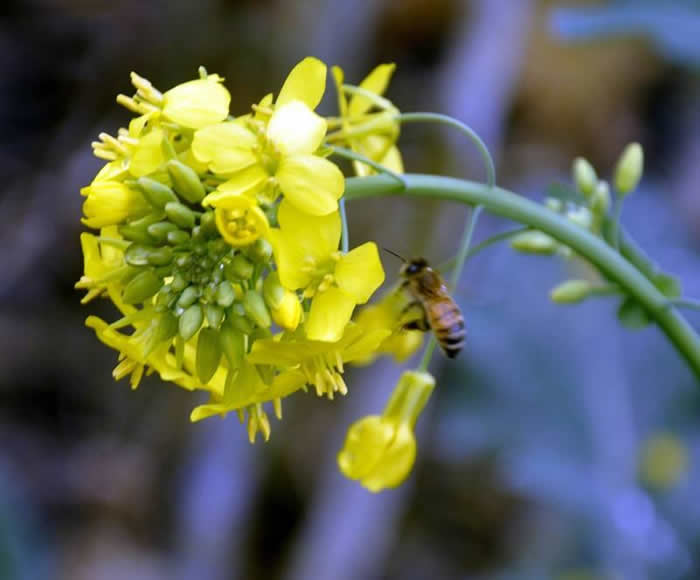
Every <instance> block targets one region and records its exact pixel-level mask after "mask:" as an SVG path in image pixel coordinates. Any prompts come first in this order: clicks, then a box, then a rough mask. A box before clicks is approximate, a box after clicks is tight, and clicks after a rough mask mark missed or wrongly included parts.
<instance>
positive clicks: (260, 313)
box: [243, 290, 272, 328]
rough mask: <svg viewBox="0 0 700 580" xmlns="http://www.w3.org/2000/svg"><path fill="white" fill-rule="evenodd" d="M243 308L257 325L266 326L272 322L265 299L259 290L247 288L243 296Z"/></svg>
mask: <svg viewBox="0 0 700 580" xmlns="http://www.w3.org/2000/svg"><path fill="white" fill-rule="evenodd" d="M243 308H244V309H245V313H246V314H247V315H248V316H249V317H250V318H251V319H252V320H253V321H254V322H255V324H257V325H258V326H260V327H262V328H268V327H269V326H270V325H271V324H272V320H271V319H270V313H269V312H268V311H267V307H266V306H265V301H264V300H263V297H262V296H261V295H260V293H259V292H256V291H255V290H248V291H247V292H246V293H245V295H244V296H243Z"/></svg>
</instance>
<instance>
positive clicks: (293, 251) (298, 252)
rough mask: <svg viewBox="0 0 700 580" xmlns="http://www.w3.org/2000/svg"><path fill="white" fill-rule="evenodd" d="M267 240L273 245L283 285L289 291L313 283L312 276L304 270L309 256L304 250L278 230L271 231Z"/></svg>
mask: <svg viewBox="0 0 700 580" xmlns="http://www.w3.org/2000/svg"><path fill="white" fill-rule="evenodd" d="M267 240H268V241H269V242H270V244H271V245H272V251H273V253H274V255H275V264H277V272H278V273H279V277H280V282H281V283H282V285H283V286H284V287H285V288H287V289H289V290H297V289H299V288H306V287H307V286H308V285H309V284H310V283H311V275H310V273H309V272H305V271H303V270H302V268H303V266H304V258H305V256H306V255H307V254H306V252H305V251H304V248H302V247H301V246H299V245H297V244H295V243H294V242H293V241H292V240H290V239H289V237H288V236H286V235H285V234H284V233H283V232H282V231H281V230H279V229H277V228H275V229H271V230H270V231H269V233H268V235H267Z"/></svg>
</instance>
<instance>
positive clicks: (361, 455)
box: [338, 415, 394, 479]
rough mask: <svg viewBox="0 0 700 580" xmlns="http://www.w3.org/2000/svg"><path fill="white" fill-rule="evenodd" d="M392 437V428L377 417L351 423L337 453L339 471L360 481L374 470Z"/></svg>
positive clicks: (373, 416) (371, 416) (372, 416)
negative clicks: (341, 446)
mask: <svg viewBox="0 0 700 580" xmlns="http://www.w3.org/2000/svg"><path fill="white" fill-rule="evenodd" d="M393 437H394V426H393V425H392V424H391V423H389V422H387V421H384V420H383V419H382V418H381V417H379V416H378V415H370V416H368V417H364V418H362V419H360V420H359V421H356V422H355V423H353V425H352V426H351V427H350V429H349V430H348V434H347V437H346V438H345V444H344V445H343V449H342V451H341V452H340V453H338V466H339V467H340V471H341V472H342V473H343V475H345V477H348V478H350V479H361V478H363V477H365V476H366V475H367V474H369V473H370V472H371V471H373V470H374V469H375V468H376V465H377V464H378V463H379V462H380V461H381V460H382V456H383V455H384V453H385V451H386V448H387V447H388V445H389V443H390V442H391V440H392V438H393Z"/></svg>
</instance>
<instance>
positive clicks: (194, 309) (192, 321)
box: [179, 304, 204, 340]
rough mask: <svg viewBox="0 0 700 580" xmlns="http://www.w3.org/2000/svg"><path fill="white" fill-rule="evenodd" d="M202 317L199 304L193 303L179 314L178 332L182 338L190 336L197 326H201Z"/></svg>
mask: <svg viewBox="0 0 700 580" xmlns="http://www.w3.org/2000/svg"><path fill="white" fill-rule="evenodd" d="M203 319H204V317H203V315H202V307H201V306H200V305H199V304H193V305H192V306H190V307H189V308H188V309H187V310H185V311H184V312H183V313H182V314H181V315H180V321H179V322H180V323H179V332H180V336H181V337H182V338H183V339H184V340H189V339H190V338H192V337H193V336H194V335H195V334H196V332H197V331H198V330H199V327H200V326H202V321H203Z"/></svg>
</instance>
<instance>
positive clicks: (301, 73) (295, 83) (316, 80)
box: [277, 57, 326, 109]
mask: <svg viewBox="0 0 700 580" xmlns="http://www.w3.org/2000/svg"><path fill="white" fill-rule="evenodd" d="M325 90H326V65H325V64H324V63H322V62H321V61H320V60H318V59H317V58H313V57H306V58H305V59H304V60H302V61H301V62H300V63H299V64H297V65H296V66H295V67H294V68H293V69H292V70H291V72H290V73H289V75H288V76H287V79H286V80H285V81H284V84H283V85H282V89H281V90H280V94H279V96H278V97H277V106H278V107H279V106H280V105H285V104H287V103H291V102H292V101H301V102H302V103H305V104H306V106H307V107H309V108H310V109H315V108H316V106H317V105H318V104H319V103H320V102H321V99H322V98H323V93H324V91H325Z"/></svg>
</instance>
